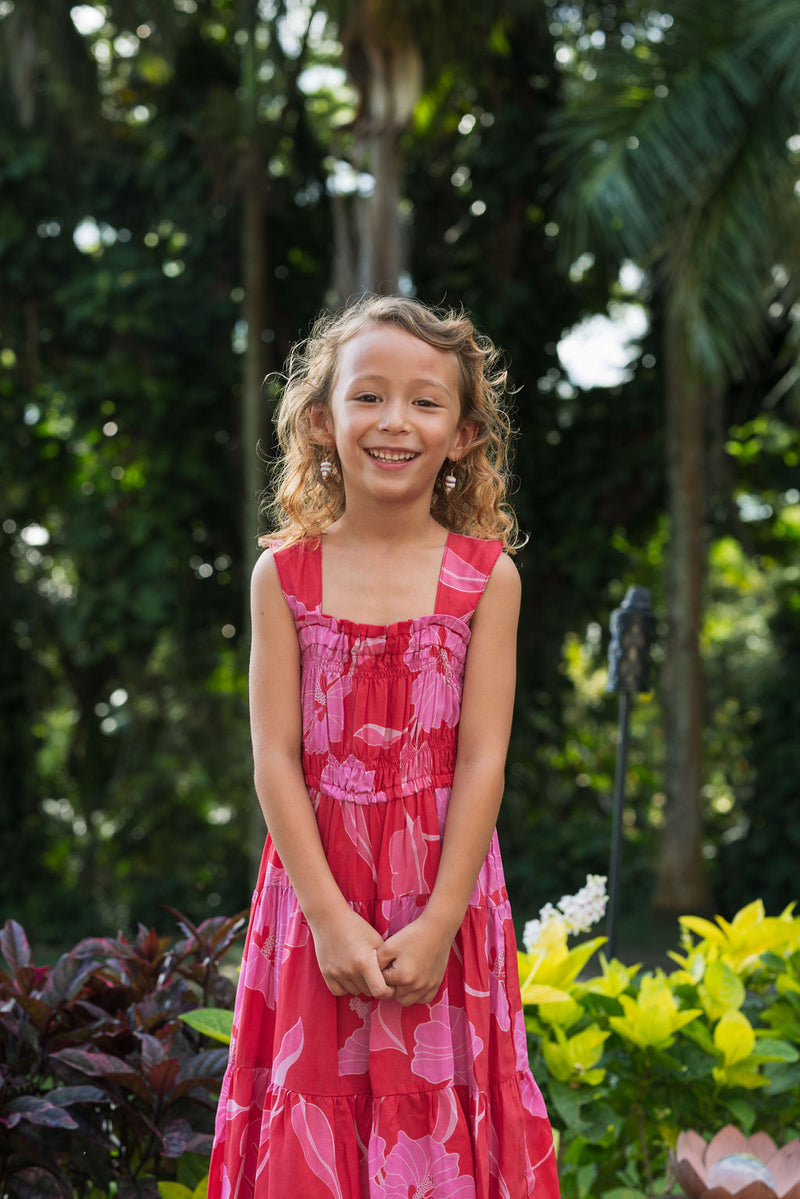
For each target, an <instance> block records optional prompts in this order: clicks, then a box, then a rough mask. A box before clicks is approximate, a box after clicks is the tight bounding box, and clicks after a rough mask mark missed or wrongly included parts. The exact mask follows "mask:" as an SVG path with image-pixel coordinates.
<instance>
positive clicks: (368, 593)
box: [322, 547, 444, 626]
mask: <svg viewBox="0 0 800 1199" xmlns="http://www.w3.org/2000/svg"><path fill="white" fill-rule="evenodd" d="M443 552H444V551H443V549H442V548H441V547H434V548H433V549H432V550H422V551H420V552H418V553H416V554H414V555H394V554H381V555H354V554H348V553H342V552H337V551H335V552H333V553H330V552H328V547H326V549H325V552H324V553H323V558H322V611H323V612H325V613H326V615H328V616H334V617H336V618H337V619H340V620H341V619H345V620H349V621H352V622H354V623H357V624H370V625H384V626H385V625H391V624H395V623H398V622H400V621H405V620H414V619H416V618H417V617H420V616H427V615H430V614H431V613H433V612H434V611H435V609H436V598H437V592H438V586H439V574H440V568H441V563H442V554H443Z"/></svg>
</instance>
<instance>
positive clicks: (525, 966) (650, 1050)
mask: <svg viewBox="0 0 800 1199" xmlns="http://www.w3.org/2000/svg"><path fill="white" fill-rule="evenodd" d="M603 882H604V880H601V879H598V878H597V877H596V876H592V877H590V878H589V879H587V886H586V887H585V888H583V890H582V891H580V892H578V895H577V896H565V897H564V898H563V899H562V900H560V901H559V903H558V904H557V905H556V906H555V907H554V906H552V905H547V907H545V908H543V909H542V912H541V913H540V915H539V918H538V920H535V921H531V922H529V923H528V925H527V926H526V930H525V952H524V953H521V954H520V970H521V979H522V987H523V991H522V994H523V1004H524V1006H525V1014H526V1025H527V1027H528V1031H529V1034H530V1040H531V1050H532V1056H533V1057H534V1063H533V1064H534V1069H535V1072H536V1075H537V1079H538V1080H539V1082H540V1085H541V1086H542V1090H543V1091H544V1093H545V1097H546V1099H547V1102H548V1105H549V1108H550V1112H551V1116H552V1119H553V1123H554V1127H555V1128H556V1130H557V1132H558V1143H559V1172H560V1178H561V1186H562V1192H563V1196H564V1199H590V1197H591V1199H650V1197H651V1196H656V1195H668V1194H671V1193H672V1192H673V1190H674V1189H676V1188H675V1185H674V1182H675V1180H674V1179H673V1178H672V1176H671V1173H670V1167H669V1160H668V1155H669V1151H670V1149H672V1148H674V1146H675V1144H676V1142H677V1137H678V1134H679V1133H680V1132H681V1131H682V1130H686V1129H690V1128H694V1129H699V1130H701V1131H704V1132H706V1133H708V1134H711V1133H713V1132H715V1131H716V1130H717V1129H719V1128H722V1127H724V1126H725V1125H727V1124H735V1125H737V1126H738V1127H740V1128H741V1130H742V1131H743V1132H744V1133H745V1134H749V1133H751V1132H752V1131H754V1130H755V1129H762V1130H763V1131H765V1132H768V1133H770V1134H771V1135H772V1136H773V1138H774V1139H775V1141H776V1142H777V1143H778V1144H781V1143H783V1142H785V1141H786V1140H788V1139H790V1137H791V1136H792V1135H795V1136H796V1134H797V1126H798V1123H800V920H798V918H797V917H795V916H794V914H793V908H792V907H789V908H787V909H786V910H785V911H784V912H782V913H781V914H780V915H779V916H768V915H767V914H766V912H765V910H764V905H763V903H762V902H761V901H760V900H756V901H754V902H753V903H751V904H748V905H747V906H746V907H745V908H743V909H742V910H741V911H740V912H737V913H736V915H735V916H734V917H733V919H732V920H730V921H728V920H725V919H723V918H722V917H717V918H716V920H715V921H710V920H704V919H702V918H700V917H695V916H685V917H682V918H681V921H680V926H681V934H680V944H679V946H678V948H677V950H676V951H675V952H674V953H672V954H671V955H670V956H671V957H672V959H673V960H674V962H675V965H676V969H675V970H673V971H672V972H671V973H665V972H664V971H663V970H656V971H650V972H648V971H643V970H642V969H641V967H639V966H637V965H627V964H624V963H622V962H620V961H617V960H616V959H612V960H611V961H609V960H607V959H606V958H605V957H603V955H602V954H600V955H598V957H597V958H595V957H594V955H595V953H596V951H597V949H598V948H599V947H600V946H601V945H602V944H603V940H604V938H602V937H594V938H590V939H589V940H584V941H583V942H579V943H577V944H575V945H573V946H570V945H569V938H570V937H571V936H574V935H576V934H580V933H587V932H589V931H590V929H591V927H592V925H593V924H594V923H596V921H597V920H598V919H599V918H600V917H601V916H602V914H603V908H604V899H605V894H604V889H603V887H602V883H603ZM589 899H591V902H587V900H589Z"/></svg>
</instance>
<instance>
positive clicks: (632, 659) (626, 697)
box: [606, 587, 656, 957]
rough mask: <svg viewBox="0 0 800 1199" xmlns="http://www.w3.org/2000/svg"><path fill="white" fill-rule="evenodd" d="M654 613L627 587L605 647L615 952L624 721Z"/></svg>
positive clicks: (646, 597)
mask: <svg viewBox="0 0 800 1199" xmlns="http://www.w3.org/2000/svg"><path fill="white" fill-rule="evenodd" d="M655 624H656V621H655V616H654V615H653V609H652V605H651V603H650V592H649V591H648V589H647V588H646V587H629V588H628V591H627V594H626V596H625V599H624V600H623V601H622V606H621V607H620V608H616V609H615V611H613V612H612V613H611V643H610V645H609V647H608V690H609V691H618V692H619V693H620V696H619V741H618V744H617V768H616V774H615V777H614V807H613V815H612V824H611V860H610V863H609V869H608V918H607V929H606V931H607V934H608V952H609V955H610V956H611V957H613V956H614V955H615V953H616V951H617V920H618V915H619V872H620V862H621V859H622V809H623V803H624V799H625V776H626V774H627V771H628V724H629V720H630V707H631V696H632V695H633V694H634V693H636V692H642V691H647V690H648V687H649V683H648V676H649V673H650V645H651V642H652V640H653V633H654V632H655Z"/></svg>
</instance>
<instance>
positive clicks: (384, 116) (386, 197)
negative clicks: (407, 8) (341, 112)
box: [342, 4, 422, 294]
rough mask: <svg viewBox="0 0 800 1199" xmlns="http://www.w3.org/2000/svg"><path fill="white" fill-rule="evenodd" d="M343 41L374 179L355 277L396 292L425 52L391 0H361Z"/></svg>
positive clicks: (364, 286)
mask: <svg viewBox="0 0 800 1199" xmlns="http://www.w3.org/2000/svg"><path fill="white" fill-rule="evenodd" d="M342 41H343V44H344V48H345V59H346V62H347V67H348V71H349V73H350V78H351V80H352V82H353V85H354V86H355V88H356V90H357V91H358V95H359V111H358V116H357V117H356V120H355V121H354V123H353V128H354V131H355V134H356V138H357V140H358V141H359V142H360V145H361V153H362V166H363V169H364V170H366V171H369V172H370V174H371V175H372V176H373V178H374V180H375V187H374V190H373V192H372V194H371V195H370V196H369V197H356V200H355V206H356V214H355V216H356V222H355V223H356V236H357V239H358V256H357V257H358V268H357V284H358V287H359V289H360V290H361V291H362V292H367V291H368V292H382V293H384V294H386V293H392V292H396V291H397V290H398V287H399V283H400V276H401V274H402V271H403V266H404V263H403V236H402V229H401V218H400V197H401V180H402V171H403V153H402V148H401V138H402V135H403V132H404V131H405V130H406V129H408V127H409V126H410V124H411V120H412V118H413V113H414V106H415V105H416V102H417V100H418V99H419V97H420V95H421V94H422V56H421V54H420V51H419V49H418V47H417V44H416V41H415V38H414V35H413V32H412V31H411V30H405V31H403V32H402V33H400V32H399V31H398V26H397V20H396V11H395V7H394V6H391V8H390V10H387V11H384V10H383V8H382V7H381V5H377V6H376V5H372V6H369V5H367V4H361V5H359V6H358V8H357V9H356V11H355V12H354V14H353V16H352V18H351V19H350V21H349V22H348V24H347V26H346V28H345V29H344V30H343V33H342ZM362 209H363V210H365V211H362Z"/></svg>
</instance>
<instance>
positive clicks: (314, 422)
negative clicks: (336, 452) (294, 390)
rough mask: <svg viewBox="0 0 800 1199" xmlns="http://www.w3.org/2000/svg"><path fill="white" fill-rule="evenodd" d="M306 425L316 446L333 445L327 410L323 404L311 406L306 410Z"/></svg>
mask: <svg viewBox="0 0 800 1199" xmlns="http://www.w3.org/2000/svg"><path fill="white" fill-rule="evenodd" d="M308 423H309V424H310V426H311V431H312V434H313V436H314V441H315V442H316V443H317V445H324V446H326V447H330V446H333V445H335V444H336V443H335V441H334V437H333V430H332V428H331V423H330V418H329V416H328V409H327V407H326V405H325V404H312V405H311V407H310V408H309V410H308Z"/></svg>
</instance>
